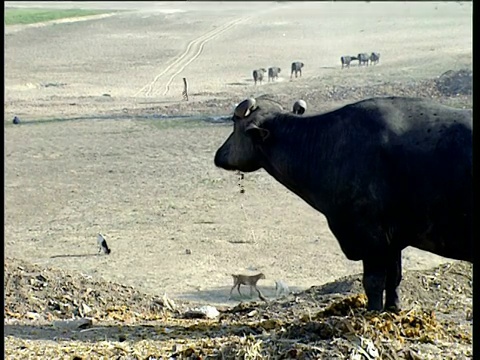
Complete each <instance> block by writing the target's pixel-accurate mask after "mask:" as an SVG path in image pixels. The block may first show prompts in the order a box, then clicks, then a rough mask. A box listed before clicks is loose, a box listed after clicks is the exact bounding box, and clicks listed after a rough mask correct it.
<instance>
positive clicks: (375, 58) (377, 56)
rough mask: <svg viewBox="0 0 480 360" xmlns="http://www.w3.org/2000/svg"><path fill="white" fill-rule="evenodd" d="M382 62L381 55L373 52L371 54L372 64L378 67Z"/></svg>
mask: <svg viewBox="0 0 480 360" xmlns="http://www.w3.org/2000/svg"><path fill="white" fill-rule="evenodd" d="M379 61H380V53H376V52H372V53H371V54H370V64H373V65H377V64H378V62H379Z"/></svg>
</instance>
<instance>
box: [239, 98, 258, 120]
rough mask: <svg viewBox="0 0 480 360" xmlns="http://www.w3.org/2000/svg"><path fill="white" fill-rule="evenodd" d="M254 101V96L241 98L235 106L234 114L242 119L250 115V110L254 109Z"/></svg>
mask: <svg viewBox="0 0 480 360" xmlns="http://www.w3.org/2000/svg"><path fill="white" fill-rule="evenodd" d="M255 104H256V101H255V99H254V98H248V99H245V100H243V101H242V102H241V103H240V104H238V105H237V107H236V108H235V112H234V113H235V116H236V117H238V118H240V119H243V118H246V117H247V116H248V115H250V112H251V111H252V110H253V109H255Z"/></svg>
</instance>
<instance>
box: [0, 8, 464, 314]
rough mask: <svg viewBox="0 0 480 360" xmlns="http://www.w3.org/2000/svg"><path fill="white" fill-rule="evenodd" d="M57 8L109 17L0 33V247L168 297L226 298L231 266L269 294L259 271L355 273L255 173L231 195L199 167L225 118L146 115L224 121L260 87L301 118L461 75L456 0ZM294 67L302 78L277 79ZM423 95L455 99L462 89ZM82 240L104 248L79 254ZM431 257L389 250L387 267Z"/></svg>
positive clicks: (307, 281)
mask: <svg viewBox="0 0 480 360" xmlns="http://www.w3.org/2000/svg"><path fill="white" fill-rule="evenodd" d="M22 3H23V4H22V5H23V6H28V5H29V4H28V3H27V2H22ZM16 5H18V3H15V2H7V3H6V6H16ZM43 5H44V6H65V7H67V5H68V7H70V6H71V4H66V2H65V4H61V3H57V4H54V5H52V4H48V3H46V2H44V3H43ZM37 6H38V5H37V4H35V7H37ZM75 6H76V7H85V8H101V7H102V8H105V7H106V6H108V7H110V8H111V9H113V10H118V9H122V10H125V11H124V12H121V13H117V14H114V15H112V16H108V17H103V18H94V19H89V20H87V21H79V22H57V23H54V24H42V26H33V27H15V28H10V27H7V28H6V35H5V109H4V113H5V122H4V129H5V197H6V201H5V254H6V256H9V257H13V258H19V259H23V260H27V261H29V262H32V263H36V264H39V265H41V266H54V267H58V268H62V269H68V270H73V271H78V272H82V273H84V274H88V275H91V276H94V277H95V278H104V279H106V280H113V281H117V282H120V283H124V284H128V285H132V286H135V287H136V288H138V289H141V290H142V291H145V292H147V293H151V294H157V295H162V294H164V293H167V294H168V296H170V297H172V298H174V299H188V300H195V301H202V302H207V303H209V304H230V305H231V304H235V303H237V302H238V299H233V300H229V298H228V292H229V290H230V287H231V284H232V279H231V277H230V275H229V274H231V273H237V272H245V273H248V272H254V271H262V272H264V273H265V274H266V276H267V279H266V280H262V281H261V282H260V283H259V284H260V285H261V286H262V289H263V290H264V291H265V293H266V294H267V295H271V294H273V293H274V279H283V280H284V281H286V282H287V283H288V284H289V286H290V288H291V289H292V290H301V289H306V288H308V287H310V286H312V285H320V284H323V283H326V282H328V281H331V280H334V279H336V278H339V277H341V276H345V275H348V274H355V273H359V272H360V271H361V263H357V262H352V261H349V260H347V259H346V258H345V256H344V255H343V254H342V252H341V250H340V248H339V246H338V244H337V242H336V240H335V238H334V237H333V236H332V234H331V232H330V231H329V229H328V227H327V225H326V222H325V218H324V217H323V216H322V215H321V214H319V213H317V212H316V211H314V210H313V209H312V208H310V207H309V206H308V205H307V204H305V203H304V202H303V201H302V200H300V199H299V198H298V197H296V196H295V195H293V194H292V193H290V192H289V191H287V190H286V189H285V188H283V187H282V186H281V185H279V184H278V183H276V182H275V181H274V180H273V179H272V178H270V177H269V176H268V175H267V174H266V173H265V172H263V171H260V172H257V173H253V174H248V175H247V176H246V178H245V180H244V182H243V185H244V187H245V190H246V192H245V193H244V194H240V192H239V187H238V180H237V177H236V176H235V175H234V174H232V173H227V172H225V171H222V170H219V169H216V168H215V167H214V165H213V155H214V153H215V151H216V149H217V148H218V146H220V145H221V144H222V143H223V141H224V139H225V138H226V136H227V135H228V134H229V133H230V131H231V125H230V124H228V123H212V122H207V121H193V120H192V121H190V120H188V119H187V120H176V121H174V120H169V119H166V118H159V117H160V115H174V116H180V115H184V114H193V115H195V114H197V117H198V114H201V115H202V116H204V115H209V116H213V115H216V116H217V115H229V114H230V113H231V111H232V109H233V106H234V105H235V104H236V103H238V102H239V101H241V100H243V98H244V97H245V96H250V95H254V96H257V95H261V94H271V95H272V96H274V97H276V98H278V99H279V100H280V101H282V102H283V103H284V104H285V106H286V107H289V106H291V104H293V102H294V100H296V99H297V98H298V97H303V98H305V99H307V101H308V103H309V111H320V110H327V109H331V108H334V107H336V106H339V105H341V104H344V103H346V102H350V101H353V100H356V99H358V98H362V97H363V96H364V95H365V94H369V93H370V91H373V92H374V93H378V94H383V95H395V94H413V95H418V94H420V95H425V94H427V95H430V92H428V91H427V90H425V89H426V88H424V87H422V86H420V85H421V84H423V82H424V81H431V80H432V79H435V78H437V77H438V76H439V75H441V74H443V73H444V72H446V71H448V70H459V69H463V68H467V69H471V66H472V3H462V2H456V3H453V2H450V3H434V2H422V3H408V2H407V3H405V2H403V3H389V4H384V3H375V2H371V3H355V2H348V3H338V2H323V3H313V2H308V3H297V4H295V3H288V2H271V3H268V2H258V3H248V4H246V3H240V2H233V3H227V2H224V3H207V2H201V3H190V2H185V3H180V2H178V3H177V2H171V3H170V2H161V3H145V2H135V3H133V2H122V3H115V2H104V3H103V4H94V3H90V2H88V3H82V2H75ZM107 10H108V9H107ZM371 51H377V52H380V53H381V58H380V63H379V65H377V66H370V67H362V68H360V67H358V66H352V67H351V68H350V69H345V70H341V69H340V61H339V58H340V56H341V55H346V54H351V55H354V54H357V53H359V52H371ZM296 60H299V61H302V62H304V63H305V68H304V72H303V76H302V77H301V78H297V79H295V78H294V79H293V81H290V79H289V75H290V74H289V67H290V64H291V62H292V61H296ZM269 66H280V67H281V68H282V72H281V74H280V75H281V76H280V79H279V81H277V82H275V83H264V84H263V85H260V86H256V87H255V86H254V85H253V81H252V79H251V72H252V70H253V69H254V68H259V67H265V68H267V67H269ZM182 77H186V78H187V79H188V81H189V86H190V89H189V94H190V101H189V102H188V103H187V102H184V101H182V95H181V94H182V86H183V85H182V84H183V83H182ZM347 90H348V91H347ZM422 91H424V92H422ZM339 94H340V95H341V96H340V95H339ZM432 94H433V93H432ZM435 94H437V93H435ZM440 95H441V94H440ZM432 97H435V98H437V99H438V100H439V101H443V102H449V103H452V104H456V105H457V106H465V105H466V106H471V97H469V96H465V94H458V96H443V97H442V96H436V95H435V96H434V94H433V95H432ZM14 115H16V116H19V117H20V119H21V120H22V122H23V123H22V124H20V125H19V126H14V125H12V124H11V121H12V118H13V116H14ZM97 232H102V233H103V234H104V235H105V237H106V239H107V241H108V244H109V245H110V247H111V248H112V254H111V255H109V256H97V255H96V252H97V249H96V234H97ZM186 249H189V250H191V254H190V255H187V254H186ZM444 261H450V260H448V259H445V258H441V257H438V256H435V255H432V254H429V253H426V252H422V251H420V250H415V249H406V250H405V251H404V269H405V270H409V269H424V268H430V267H432V266H435V265H438V264H439V263H441V262H444Z"/></svg>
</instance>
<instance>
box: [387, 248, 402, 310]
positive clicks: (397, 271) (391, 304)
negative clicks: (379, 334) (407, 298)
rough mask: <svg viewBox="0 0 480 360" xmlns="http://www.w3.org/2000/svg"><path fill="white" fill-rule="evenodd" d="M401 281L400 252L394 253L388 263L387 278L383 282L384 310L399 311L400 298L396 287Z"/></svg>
mask: <svg viewBox="0 0 480 360" xmlns="http://www.w3.org/2000/svg"><path fill="white" fill-rule="evenodd" d="M401 281H402V252H401V251H398V252H395V253H394V254H393V255H392V256H391V257H390V258H389V261H388V265H387V278H386V282H385V310H388V311H394V312H396V311H399V310H400V298H399V296H398V286H399V285H400V282H401Z"/></svg>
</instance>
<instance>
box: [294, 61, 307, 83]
mask: <svg viewBox="0 0 480 360" xmlns="http://www.w3.org/2000/svg"><path fill="white" fill-rule="evenodd" d="M304 65H305V64H304V63H303V62H300V61H295V62H293V63H292V72H291V73H290V79H291V78H292V76H293V73H295V77H297V73H300V76H302V68H303V66H304Z"/></svg>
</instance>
